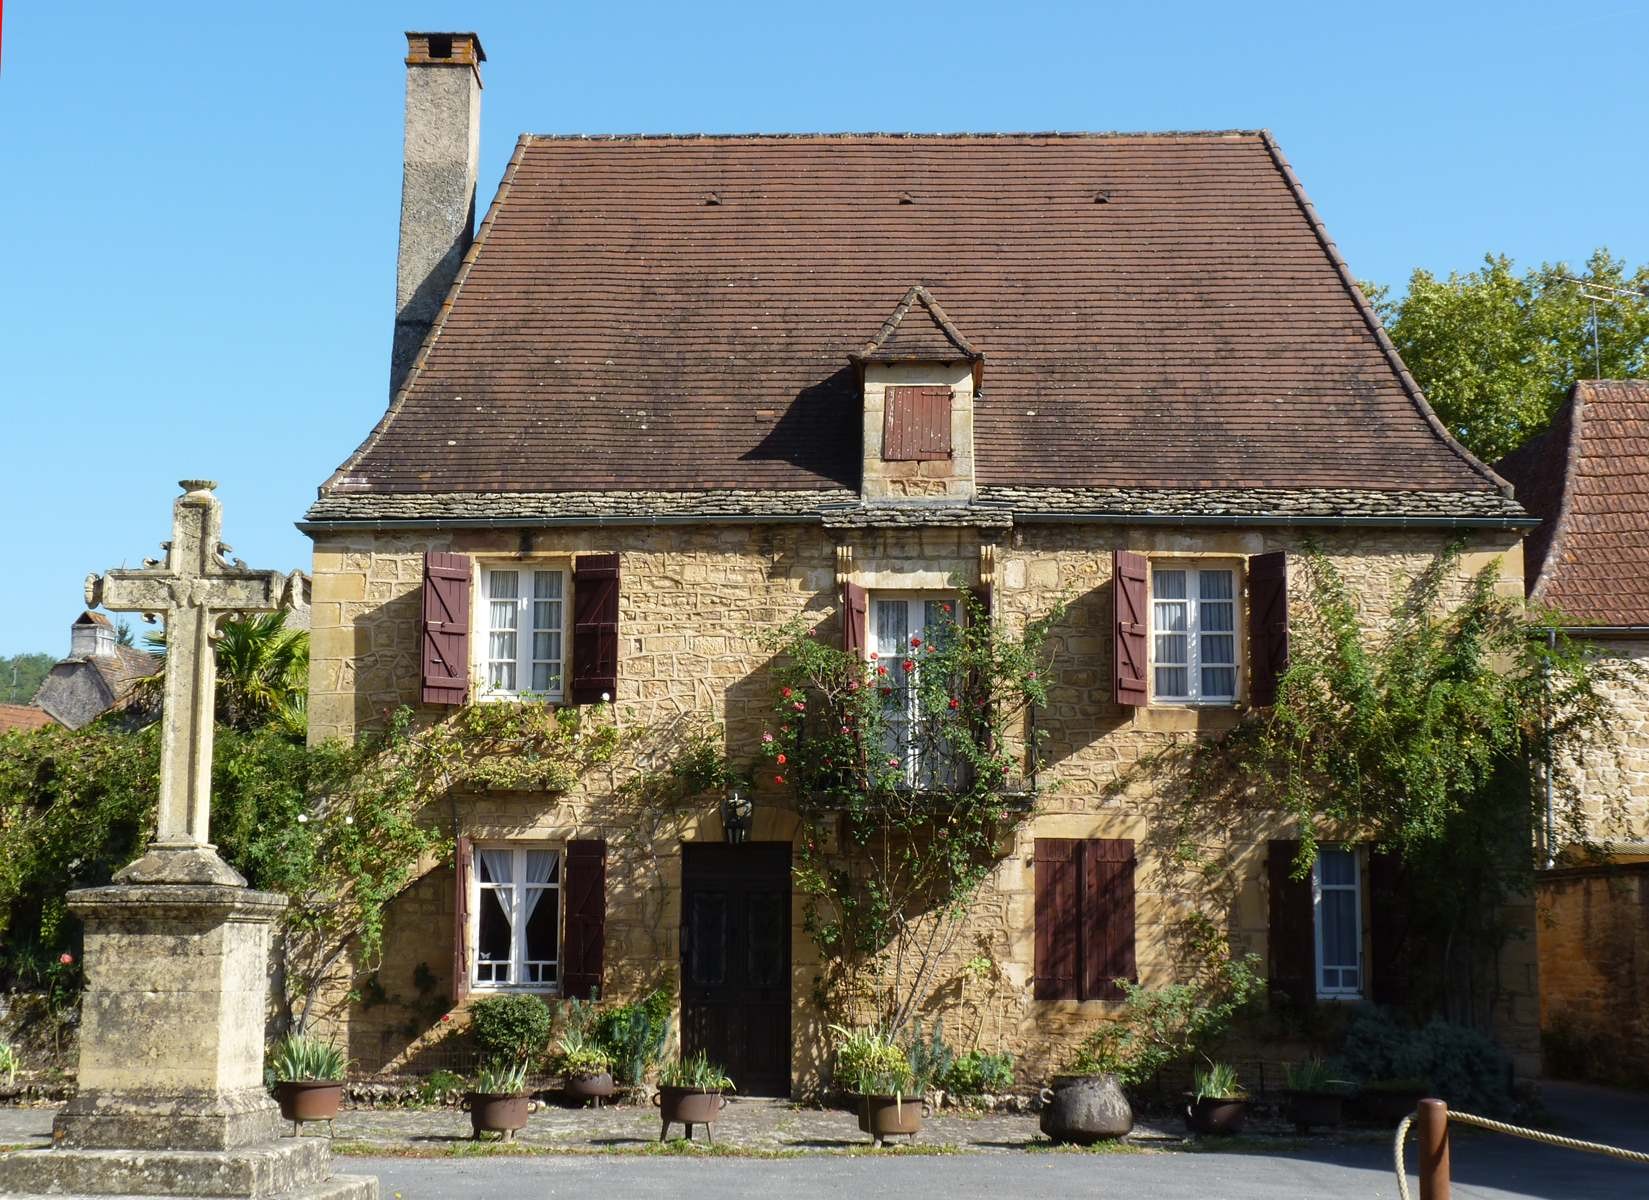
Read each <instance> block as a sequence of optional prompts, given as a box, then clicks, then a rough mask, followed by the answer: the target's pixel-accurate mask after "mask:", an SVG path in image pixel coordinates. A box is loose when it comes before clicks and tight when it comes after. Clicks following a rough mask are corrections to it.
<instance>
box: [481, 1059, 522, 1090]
mask: <svg viewBox="0 0 1649 1200" xmlns="http://www.w3.org/2000/svg"><path fill="white" fill-rule="evenodd" d="M472 1090H473V1091H474V1092H475V1093H476V1094H477V1095H481V1096H519V1095H520V1094H521V1093H522V1092H524V1091H526V1090H527V1064H526V1063H524V1062H510V1061H508V1060H507V1059H498V1058H495V1059H493V1060H492V1061H491V1062H489V1063H487V1064H485V1065H484V1066H483V1067H482V1068H481V1070H480V1071H479V1072H477V1073H476V1076H475V1086H474V1087H473V1089H472Z"/></svg>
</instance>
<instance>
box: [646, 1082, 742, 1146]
mask: <svg viewBox="0 0 1649 1200" xmlns="http://www.w3.org/2000/svg"><path fill="white" fill-rule="evenodd" d="M653 1103H654V1104H656V1105H657V1106H658V1115H659V1116H660V1118H662V1120H663V1122H664V1123H663V1125H662V1126H660V1128H659V1131H658V1140H659V1141H661V1142H662V1141H664V1139H665V1138H666V1137H667V1136H668V1135H669V1133H670V1126H672V1125H675V1124H678V1123H679V1124H681V1125H684V1126H686V1127H687V1140H688V1141H692V1140H693V1126H695V1125H703V1126H704V1136H705V1137H706V1138H708V1139H709V1141H710V1144H711V1145H712V1146H714V1145H715V1144H716V1118H717V1117H719V1116H721V1110H722V1109H723V1108H725V1107H726V1106H727V1097H726V1096H724V1095H722V1094H721V1093H720V1092H709V1091H705V1090H704V1089H703V1088H690V1087H666V1086H660V1087H659V1089H658V1091H657V1092H656V1093H655V1094H654V1095H653Z"/></svg>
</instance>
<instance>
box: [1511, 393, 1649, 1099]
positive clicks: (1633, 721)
mask: <svg viewBox="0 0 1649 1200" xmlns="http://www.w3.org/2000/svg"><path fill="white" fill-rule="evenodd" d="M1497 469H1498V470H1499V471H1500V472H1501V473H1502V474H1504V475H1505V477H1506V478H1507V479H1509V480H1511V481H1512V482H1513V483H1514V484H1515V486H1516V490H1517V498H1518V500H1519V501H1521V502H1522V503H1523V505H1524V506H1525V507H1526V508H1528V510H1529V511H1530V512H1531V513H1533V514H1534V515H1535V516H1537V517H1539V518H1540V519H1541V524H1540V527H1539V528H1538V529H1535V530H1534V531H1533V532H1531V533H1530V534H1529V537H1528V542H1527V550H1526V555H1525V564H1526V568H1527V573H1528V580H1527V586H1528V593H1529V596H1530V598H1531V599H1533V600H1535V601H1538V602H1540V603H1543V604H1546V605H1549V606H1551V607H1552V608H1554V609H1556V610H1557V611H1558V612H1559V613H1560V614H1561V617H1562V618H1563V620H1564V621H1565V628H1566V630H1567V632H1568V633H1569V635H1570V636H1572V637H1577V638H1582V639H1584V640H1585V641H1586V642H1587V643H1589V645H1590V646H1591V648H1592V650H1593V651H1594V652H1595V653H1596V654H1598V655H1601V656H1605V657H1608V658H1610V659H1613V660H1615V661H1616V663H1618V664H1619V665H1621V666H1624V667H1629V668H1631V669H1632V670H1631V671H1630V672H1629V673H1627V674H1626V675H1625V676H1624V677H1623V678H1622V680H1621V681H1620V682H1619V683H1618V684H1617V685H1616V687H1615V688H1614V690H1613V691H1614V695H1613V698H1614V700H1615V702H1616V704H1617V705H1618V707H1619V711H1620V714H1621V720H1620V722H1619V723H1618V724H1617V726H1616V729H1615V744H1614V746H1613V747H1612V750H1613V753H1593V754H1590V755H1588V756H1587V758H1586V760H1585V761H1584V762H1576V763H1572V764H1570V765H1569V769H1570V770H1571V771H1574V772H1576V773H1577V774H1578V775H1579V777H1580V786H1581V800H1582V804H1583V809H1584V817H1585V829H1584V830H1583V831H1582V832H1583V833H1584V835H1585V836H1586V838H1587V839H1588V840H1589V841H1590V842H1592V843H1594V845H1595V847H1596V849H1597V850H1599V851H1601V855H1602V857H1601V860H1600V861H1590V860H1587V859H1586V858H1585V857H1584V856H1581V855H1578V854H1576V853H1575V852H1574V850H1575V848H1574V847H1572V846H1565V845H1564V841H1563V839H1564V831H1563V830H1562V829H1554V830H1551V831H1550V832H1549V838H1550V846H1549V857H1550V859H1551V861H1552V862H1553V863H1554V865H1553V867H1552V868H1551V869H1550V870H1548V871H1546V872H1545V873H1544V875H1543V877H1542V879H1541V882H1540V887H1539V893H1538V898H1539V909H1540V920H1539V923H1538V925H1537V927H1536V928H1537V937H1538V941H1539V948H1540V968H1541V970H1540V979H1541V990H1540V1004H1541V1029H1542V1033H1543V1037H1544V1040H1545V1042H1546V1045H1547V1058H1548V1066H1549V1067H1550V1068H1551V1069H1553V1070H1554V1071H1559V1072H1562V1073H1578V1074H1584V1075H1590V1076H1593V1077H1595V1078H1599V1079H1604V1080H1608V1081H1617V1082H1627V1083H1632V1084H1635V1085H1637V1086H1643V1085H1644V1084H1645V1083H1646V1082H1649V670H1646V668H1649V381H1644V380H1626V379H1600V380H1582V381H1581V382H1579V383H1576V384H1575V385H1574V388H1573V389H1572V390H1571V391H1570V393H1569V398H1568V400H1567V402H1566V403H1565V404H1564V405H1563V407H1562V408H1561V409H1560V410H1559V411H1558V414H1557V416H1556V417H1555V418H1554V419H1553V421H1552V425H1551V427H1550V428H1549V429H1548V430H1547V431H1546V432H1545V433H1543V434H1541V435H1540V436H1539V437H1537V438H1535V439H1534V440H1532V441H1531V442H1529V443H1528V444H1527V445H1526V446H1523V447H1522V448H1520V449H1519V450H1517V451H1515V452H1514V453H1512V454H1510V455H1508V456H1507V457H1506V458H1504V459H1502V460H1501V462H1500V463H1499V464H1498V465H1497Z"/></svg>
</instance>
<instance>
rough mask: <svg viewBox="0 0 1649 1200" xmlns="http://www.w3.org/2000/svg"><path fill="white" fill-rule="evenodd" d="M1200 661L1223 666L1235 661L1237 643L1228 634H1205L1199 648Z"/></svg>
mask: <svg viewBox="0 0 1649 1200" xmlns="http://www.w3.org/2000/svg"><path fill="white" fill-rule="evenodd" d="M1200 650H1201V652H1202V661H1203V662H1205V663H1211V664H1213V665H1215V666H1224V665H1225V664H1227V663H1234V662H1236V661H1237V658H1236V655H1237V641H1236V639H1235V638H1234V637H1232V636H1231V635H1230V634H1229V633H1205V634H1203V635H1202V642H1201V646H1200Z"/></svg>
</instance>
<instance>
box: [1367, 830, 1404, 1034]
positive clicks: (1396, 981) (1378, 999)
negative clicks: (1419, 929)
mask: <svg viewBox="0 0 1649 1200" xmlns="http://www.w3.org/2000/svg"><path fill="white" fill-rule="evenodd" d="M1405 874H1406V873H1405V871H1404V869H1403V859H1402V856H1401V855H1397V854H1391V853H1387V852H1382V851H1379V850H1371V851H1370V852H1369V856H1368V911H1369V942H1370V943H1371V944H1370V946H1369V970H1368V978H1367V979H1366V980H1364V981H1363V986H1364V988H1365V989H1366V994H1367V995H1368V997H1369V998H1370V999H1371V1000H1373V1001H1374V1002H1375V1003H1376V1004H1390V1005H1393V1006H1396V1007H1402V1006H1403V1005H1405V1004H1407V1003H1408V1001H1409V964H1410V962H1411V961H1412V956H1413V953H1414V947H1413V946H1411V945H1410V944H1409V904H1408V887H1407V879H1406V878H1405Z"/></svg>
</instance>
